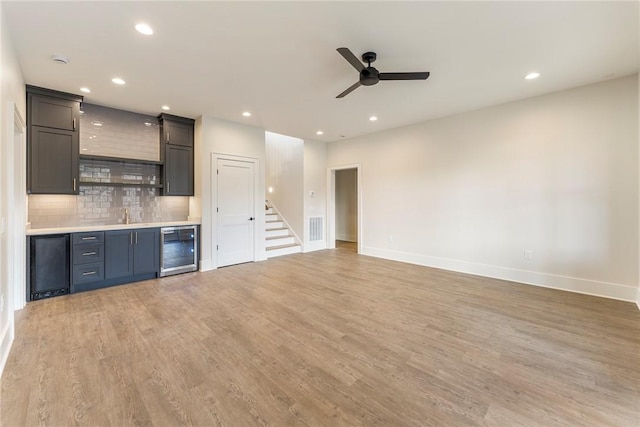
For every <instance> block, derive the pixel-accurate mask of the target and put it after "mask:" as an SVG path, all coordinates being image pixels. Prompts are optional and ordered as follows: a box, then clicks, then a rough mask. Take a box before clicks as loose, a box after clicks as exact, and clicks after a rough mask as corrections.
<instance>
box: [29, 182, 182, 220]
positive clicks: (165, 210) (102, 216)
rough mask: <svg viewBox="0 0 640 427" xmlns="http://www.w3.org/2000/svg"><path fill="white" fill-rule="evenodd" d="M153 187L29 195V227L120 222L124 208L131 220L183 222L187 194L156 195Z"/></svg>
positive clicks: (92, 188) (82, 187)
mask: <svg viewBox="0 0 640 427" xmlns="http://www.w3.org/2000/svg"><path fill="white" fill-rule="evenodd" d="M156 191H157V190H156V189H153V188H140V187H90V186H81V187H80V194H79V195H78V196H57V195H30V196H29V200H28V206H29V210H28V218H29V222H30V223H31V228H51V227H71V226H76V225H90V224H92V225H112V224H120V223H122V222H123V219H124V209H123V208H125V207H126V208H128V209H129V214H130V217H131V221H132V222H162V221H184V220H186V219H187V217H188V215H189V198H188V197H159V196H157V195H156Z"/></svg>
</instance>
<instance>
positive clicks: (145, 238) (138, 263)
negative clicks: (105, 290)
mask: <svg viewBox="0 0 640 427" xmlns="http://www.w3.org/2000/svg"><path fill="white" fill-rule="evenodd" d="M104 255H105V259H104V265H105V279H116V278H122V277H127V276H134V275H139V274H147V273H156V274H157V273H158V269H159V265H160V264H159V263H160V261H159V260H160V230H159V229H158V228H140V229H136V230H117V231H107V232H105V239H104Z"/></svg>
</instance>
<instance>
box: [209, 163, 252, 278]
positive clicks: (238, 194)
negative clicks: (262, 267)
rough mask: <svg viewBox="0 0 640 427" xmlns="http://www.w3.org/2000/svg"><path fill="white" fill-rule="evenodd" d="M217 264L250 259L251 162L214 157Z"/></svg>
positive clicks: (219, 265)
mask: <svg viewBox="0 0 640 427" xmlns="http://www.w3.org/2000/svg"><path fill="white" fill-rule="evenodd" d="M217 167H218V172H217V173H218V191H217V194H218V206H217V209H218V267H224V266H227V265H233V264H240V263H243V262H249V261H253V260H254V233H255V223H256V221H255V207H254V201H253V199H254V188H253V186H254V179H255V176H254V174H255V170H254V165H253V163H251V162H243V161H239V160H227V159H218V165H217Z"/></svg>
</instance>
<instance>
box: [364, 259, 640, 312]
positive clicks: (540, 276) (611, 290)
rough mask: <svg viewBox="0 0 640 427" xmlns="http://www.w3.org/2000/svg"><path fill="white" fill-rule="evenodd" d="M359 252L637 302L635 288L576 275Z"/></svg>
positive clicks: (452, 260)
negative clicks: (569, 275) (581, 277)
mask: <svg viewBox="0 0 640 427" xmlns="http://www.w3.org/2000/svg"><path fill="white" fill-rule="evenodd" d="M361 253H362V255H369V256H373V257H377V258H384V259H389V260H393V261H400V262H406V263H409V264H417V265H422V266H425V267H433V268H439V269H443V270H450V271H456V272H459V273H467V274H473V275H476V276H483V277H491V278H494V279H501V280H508V281H512V282H518V283H523V284H526V285H534V286H541V287H545V288H553V289H560V290H563V291H570V292H577V293H581V294H587V295H594V296H598V297H604V298H611V299H616V300H622V301H629V302H634V301H635V302H636V304H638V299H637V298H638V297H637V293H638V289H637V288H635V287H631V286H625V285H620V284H616V283H607V282H599V281H596V280H588V279H580V278H577V277H568V276H560V275H555V274H548V273H540V272H536V271H527V270H518V269H515V268H507V267H499V266H495V265H488V264H480V263H473V262H468V261H460V260H455V259H449V258H439V257H433V256H427V255H419V254H412V253H407V252H399V251H392V250H388V249H380V248H372V247H366V246H363V247H362V252H361ZM638 306H639V308H640V304H638Z"/></svg>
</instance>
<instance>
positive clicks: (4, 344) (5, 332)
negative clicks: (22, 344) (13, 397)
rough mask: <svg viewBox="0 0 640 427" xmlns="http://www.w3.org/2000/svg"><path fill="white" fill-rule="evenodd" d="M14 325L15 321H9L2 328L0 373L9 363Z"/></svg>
mask: <svg viewBox="0 0 640 427" xmlns="http://www.w3.org/2000/svg"><path fill="white" fill-rule="evenodd" d="M12 316H13V315H12ZM12 326H13V321H11V322H9V323H7V324H6V325H4V327H3V328H2V333H0V351H1V352H2V354H0V375H2V373H3V372H4V366H5V365H6V363H7V359H8V358H9V353H10V351H11V345H12V344H13V338H14V337H13V328H12ZM5 340H6V341H5Z"/></svg>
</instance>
